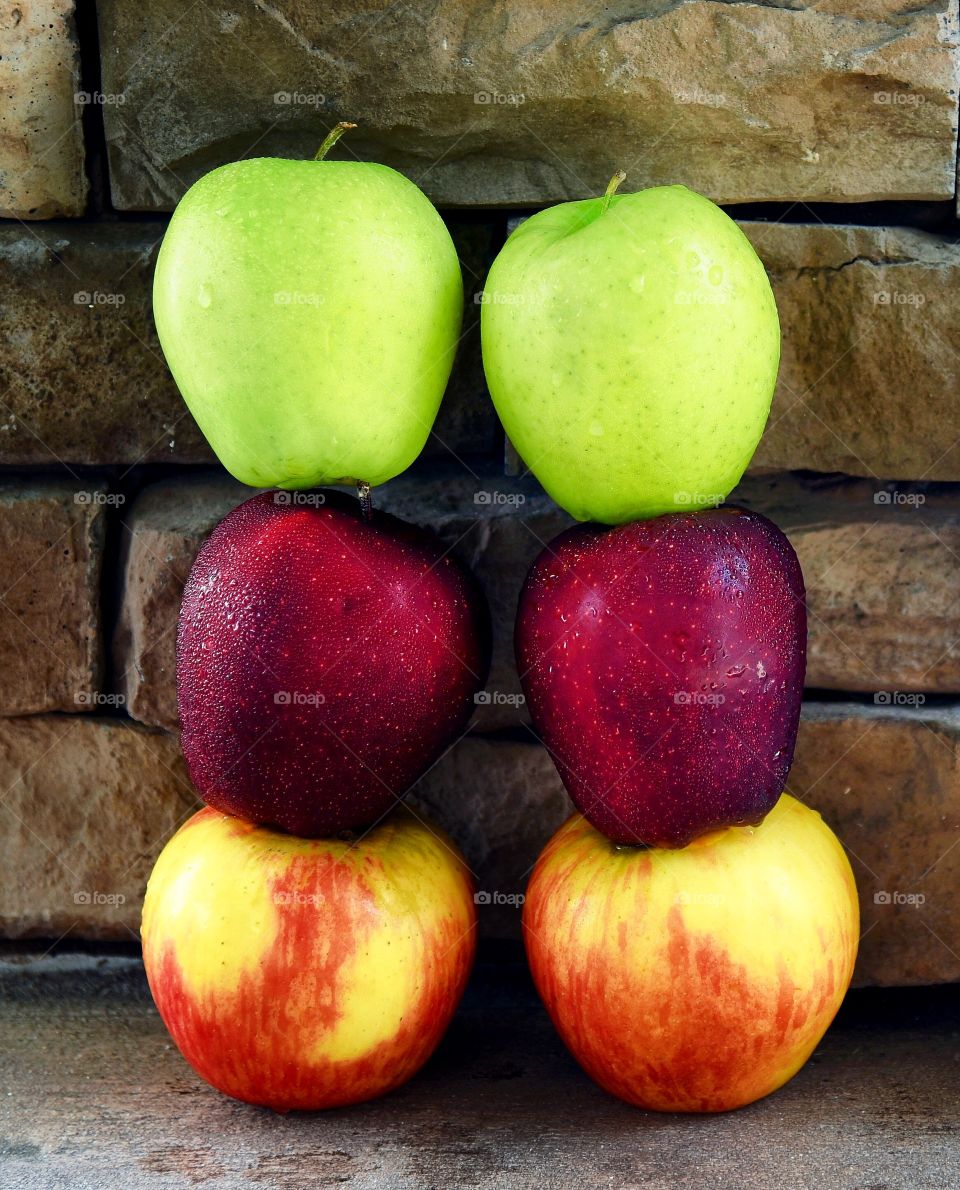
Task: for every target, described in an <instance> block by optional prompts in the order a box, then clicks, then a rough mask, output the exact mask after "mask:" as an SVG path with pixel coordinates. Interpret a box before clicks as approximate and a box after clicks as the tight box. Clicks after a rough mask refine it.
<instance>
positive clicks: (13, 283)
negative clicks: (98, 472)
mask: <svg viewBox="0 0 960 1190" xmlns="http://www.w3.org/2000/svg"><path fill="white" fill-rule="evenodd" d="M162 234H163V228H162V226H160V225H158V224H144V225H137V224H116V223H115V224H105V225H100V226H91V225H88V224H86V225H77V224H73V225H71V224H52V225H45V226H42V227H36V228H33V229H31V231H30V232H27V231H25V230H24V229H23V228H21V227H18V226H12V227H5V228H0V328H2V332H3V333H2V335H0V462H2V463H17V464H23V463H44V464H52V463H59V462H61V461H64V462H67V463H105V462H109V463H125V464H130V465H132V464H134V463H146V462H158V461H169V462H178V463H191V462H200V461H208V460H210V459H212V457H213V456H212V455H211V453H210V451H209V449H208V447H207V445H206V443H205V442H204V441H203V438H202V436H201V434H200V431H199V430H198V429H197V426H196V423H195V422H194V420H193V418H192V417H191V416H190V414H189V412H188V411H187V407H186V405H184V403H183V402H182V401H181V399H180V394H179V393H178V392H177V389H176V386H175V385H174V383H173V380H172V378H171V377H170V374H169V372H168V371H167V366H166V364H165V363H164V359H163V355H162V353H161V351H160V344H159V343H158V342H157V337H156V334H155V332H154V329H153V316H152V312H151V301H150V292H151V286H152V282H153V262H154V258H155V254H156V248H157V246H158V245H159V241H160V237H161V236H162ZM5 390H6V391H5Z"/></svg>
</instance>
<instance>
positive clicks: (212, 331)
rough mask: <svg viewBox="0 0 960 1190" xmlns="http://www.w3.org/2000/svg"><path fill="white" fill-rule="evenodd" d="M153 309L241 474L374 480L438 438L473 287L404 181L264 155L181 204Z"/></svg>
mask: <svg viewBox="0 0 960 1190" xmlns="http://www.w3.org/2000/svg"><path fill="white" fill-rule="evenodd" d="M153 311H154V317H155V319H156V323H157V333H158V335H159V336H160V343H161V346H162V347H163V352H164V355H165V356H166V358H167V363H168V364H169V366H170V371H171V372H172V373H173V377H174V380H176V382H177V386H178V387H179V389H180V392H181V393H182V394H183V399H184V400H185V401H186V403H187V405H188V406H189V408H190V412H191V413H192V414H193V416H194V417H195V418H196V420H197V424H198V425H199V426H200V429H201V430H202V431H203V433H204V435H205V436H206V438H207V440H208V442H209V443H210V445H211V446H212V447H213V449H214V450H215V451H216V453H217V456H218V458H219V459H220V461H221V462H222V463H223V465H224V466H225V467H226V468H227V470H228V471H230V472H231V473H232V474H233V475H234V476H236V478H237V479H239V480H241V482H243V483H248V484H251V485H252V486H254V487H279V488H291V489H292V488H312V487H316V486H318V485H320V484H325V483H338V482H358V481H364V482H366V483H369V484H379V483H383V482H384V481H386V480H387V479H390V478H391V477H392V476H394V475H399V474H400V472H401V471H403V470H405V468H407V467H408V466H409V465H410V464H411V463H412V462H413V460H414V459H415V458H416V457H417V455H418V454H419V453H420V451H421V450H422V448H423V445H424V443H425V442H426V440H427V437H428V435H429V433H430V430H431V428H432V427H433V422H434V419H435V417H436V414H437V409H438V408H439V405H440V399H441V397H442V396H443V390H444V388H445V386H446V383H447V378H448V377H449V375H450V368H451V366H452V364H453V357H454V352H455V350H456V345H457V339H458V337H459V334H460V321H461V317H462V313H463V281H462V277H461V273H460V262H459V261H458V259H457V252H456V249H455V247H454V245H453V241H452V240H451V238H450V233H449V232H448V231H447V229H446V227H445V226H444V223H443V220H442V219H441V218H440V216H439V215H438V214H437V212H436V210H435V209H434V207H433V205H432V204H431V203H430V200H429V199H428V198H427V197H426V196H425V195H424V194H423V193H422V192H421V191H420V190H419V189H418V188H417V187H416V186H415V185H414V184H413V182H411V181H409V180H408V179H407V178H405V177H403V175H402V174H399V173H397V172H396V170H392V169H389V168H388V167H387V166H385V165H376V164H372V163H367V162H359V161H286V160H280V159H278V158H259V159H254V160H250V161H237V162H233V163H231V164H230V165H224V166H221V167H220V168H219V169H215V170H213V171H212V172H211V173H209V174H206V175H205V176H204V177H202V178H201V179H200V180H199V181H198V182H196V183H195V184H194V185H193V186H191V187H190V189H189V190H188V191H187V193H186V194H185V195H184V196H183V198H182V199H181V200H180V203H179V205H178V206H177V209H176V211H175V212H174V214H173V218H172V219H171V220H170V226H169V227H168V228H167V232H166V235H165V236H164V239H163V245H162V247H161V249H160V255H159V257H158V259H157V269H156V275H155V278H154V287H153Z"/></svg>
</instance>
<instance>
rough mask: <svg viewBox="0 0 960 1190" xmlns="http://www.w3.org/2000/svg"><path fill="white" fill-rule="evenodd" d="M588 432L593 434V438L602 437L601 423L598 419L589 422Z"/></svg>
mask: <svg viewBox="0 0 960 1190" xmlns="http://www.w3.org/2000/svg"><path fill="white" fill-rule="evenodd" d="M590 433H591V434H592V435H593V436H594V438H602V437H603V426H602V424H601V423H600V422H598V421H592V422H591V423H590Z"/></svg>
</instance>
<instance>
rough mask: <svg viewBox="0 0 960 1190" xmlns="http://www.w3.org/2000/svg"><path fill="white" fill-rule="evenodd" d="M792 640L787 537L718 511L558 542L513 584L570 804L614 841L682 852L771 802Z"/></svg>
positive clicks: (786, 764)
mask: <svg viewBox="0 0 960 1190" xmlns="http://www.w3.org/2000/svg"><path fill="white" fill-rule="evenodd" d="M806 638H807V621H806V607H805V603H804V587H803V576H802V574H801V571H800V564H799V562H798V561H797V556H796V554H795V553H794V551H793V548H792V546H791V545H790V543H789V541H788V540H787V539H786V537H785V536H784V535H783V533H781V531H780V530H779V529H778V528H777V527H776V525H774V524H773V523H772V522H771V521H769V520H767V519H766V518H765V517H762V516H760V515H759V514H757V513H754V512H747V511H745V510H743V509H739V508H721V509H709V510H707V511H704V512H699V513H674V514H668V515H665V516H661V517H657V518H655V519H653V520H649V521H639V522H636V523H634V524H630V525H623V526H621V527H619V528H616V529H602V528H600V527H598V526H595V525H591V526H577V527H575V528H573V529H569V530H568V531H567V532H566V533H563V534H561V535H560V536H559V537H558V538H557V539H556V540H555V541H554V542H553V543H552V544H551V545H549V546H548V547H547V548H546V549H545V550H544V551H543V552H542V553H541V555H540V557H539V558H538V559H537V561H536V563H535V564H534V567H533V569H532V570H531V572H530V574H529V576H528V578H527V581H526V584H525V586H524V588H523V592H522V594H521V597H520V606H519V611H518V614H517V627H516V651H517V664H518V666H519V669H520V677H521V681H522V684H523V689H524V692H525V694H526V698H527V703H528V705H529V708H530V714H531V717H532V719H533V723H534V725H535V727H536V728H537V730H538V732H539V734H540V736H541V737H542V739H543V741H544V743H545V744H546V745H547V747H548V748H549V750H550V752H551V755H552V756H553V758H554V760H555V762H556V765H557V768H558V770H559V773H560V776H561V778H562V780H563V783H564V785H565V786H566V787H567V790H568V792H569V793H570V796H571V797H572V798H573V801H574V802H575V803H576V805H577V808H578V809H579V810H580V811H581V812H582V813H583V814H584V816H585V817H586V818H587V819H589V821H590V822H591V823H593V825H594V826H595V827H596V828H597V829H598V830H600V831H602V832H603V834H605V835H607V836H608V837H609V838H611V839H613V840H614V841H616V842H619V843H634V844H636V843H645V844H652V845H658V846H663V847H683V846H685V845H686V844H687V843H689V842H690V841H691V840H692V839H694V838H696V837H697V836H698V835H702V834H704V833H706V832H707V831H711V830H714V829H717V828H719V827H725V826H733V825H748V824H756V823H758V822H760V821H761V820H762V818H763V816H764V815H765V814H766V813H767V812H768V811H769V810H770V809H771V807H772V806H773V805H774V804H775V803H776V801H777V798H778V797H779V796H780V794H781V792H782V790H783V787H784V782H785V780H786V777H787V773H788V772H789V769H790V765H791V763H792V761H793V750H794V745H795V743H796V737H797V726H798V723H799V718H800V702H801V696H802V692H803V678H804V669H805V665H806Z"/></svg>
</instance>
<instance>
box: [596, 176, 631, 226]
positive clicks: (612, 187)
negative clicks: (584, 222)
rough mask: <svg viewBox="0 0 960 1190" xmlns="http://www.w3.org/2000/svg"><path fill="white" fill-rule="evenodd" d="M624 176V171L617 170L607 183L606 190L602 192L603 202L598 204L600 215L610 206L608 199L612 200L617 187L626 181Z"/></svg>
mask: <svg viewBox="0 0 960 1190" xmlns="http://www.w3.org/2000/svg"><path fill="white" fill-rule="evenodd" d="M626 176H627V175H626V174H625V173H624V171H623V170H622V169H618V170H617V172H616V173H615V174H614V175H613V177H612V178H611V179H610V181H609V182H608V183H607V188H606V190H604V192H603V201H602V202H601V203H600V214H601V215H602V214H603V212H604V211H605V210H606V209H607V207H608V206H609V205H610V199H611V198H613V196H614V195H615V194H616V192H617V187H618V186H619V185H620V183H621V182H623V181H624V180H625V179H626Z"/></svg>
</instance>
